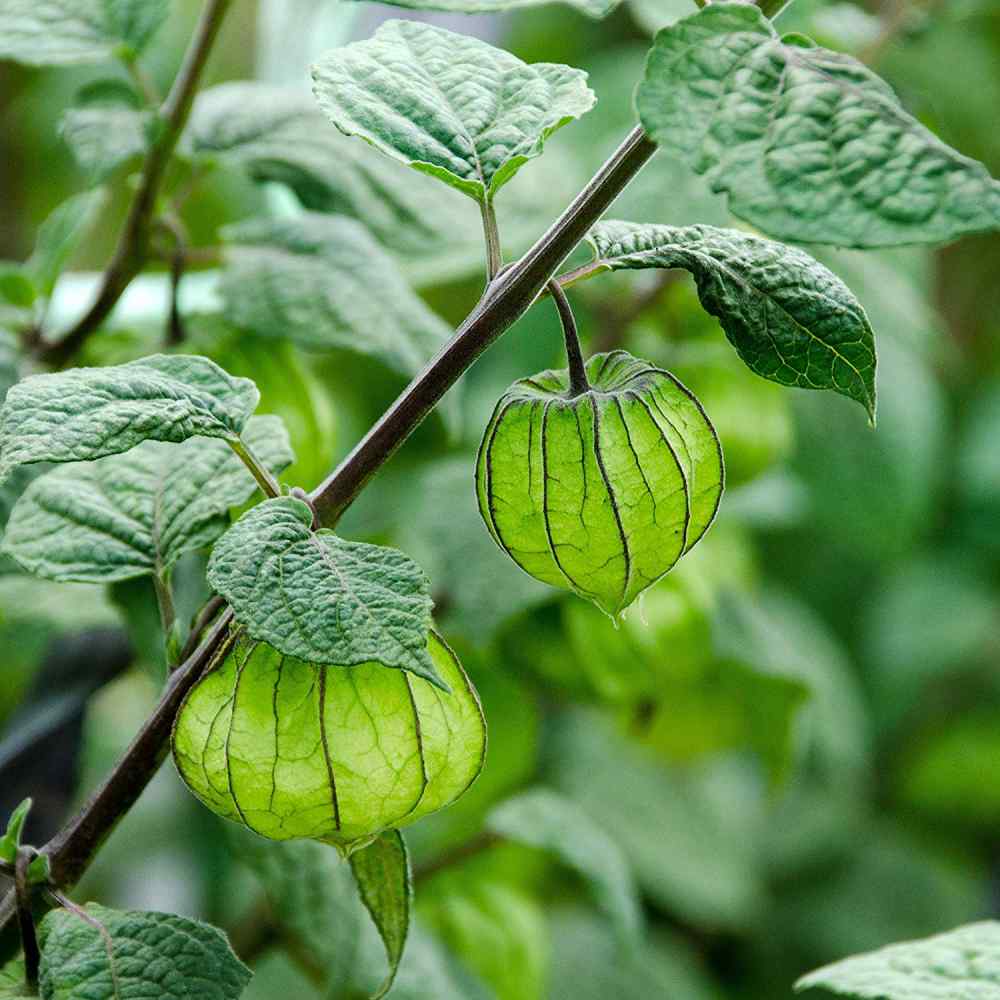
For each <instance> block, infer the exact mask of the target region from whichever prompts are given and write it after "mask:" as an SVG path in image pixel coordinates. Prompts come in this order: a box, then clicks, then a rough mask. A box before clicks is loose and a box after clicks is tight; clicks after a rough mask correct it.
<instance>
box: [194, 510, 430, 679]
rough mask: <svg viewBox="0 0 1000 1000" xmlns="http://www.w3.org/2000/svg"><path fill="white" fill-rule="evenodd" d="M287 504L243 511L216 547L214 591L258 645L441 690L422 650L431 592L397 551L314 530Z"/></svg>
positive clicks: (308, 517)
mask: <svg viewBox="0 0 1000 1000" xmlns="http://www.w3.org/2000/svg"><path fill="white" fill-rule="evenodd" d="M311 524H312V511H311V510H310V509H309V507H308V506H307V505H306V504H305V503H303V502H302V501H301V500H296V499H295V498H294V497H279V498H277V499H274V500H267V501H265V502H264V503H262V504H259V505H258V506H257V507H254V508H253V509H252V510H249V511H247V513H246V514H244V515H243V516H242V517H241V518H240V519H239V521H237V522H236V524H235V525H233V527H232V528H230V529H229V531H228V532H226V534H225V535H223V536H222V538H221V539H220V540H219V541H218V542H217V543H216V546H215V549H214V550H213V552H212V558H211V560H210V562H209V564H208V579H209V582H210V583H211V584H212V586H213V587H214V588H215V589H216V590H217V591H218V592H219V593H220V594H222V595H223V596H224V597H225V598H226V600H228V601H229V602H230V604H231V605H232V608H233V612H234V614H235V615H236V620H237V621H238V622H239V623H240V624H241V625H244V626H245V627H246V629H247V631H248V632H249V633H250V635H251V636H253V637H254V638H255V639H260V640H261V641H263V642H267V643H269V644H270V645H272V646H274V647H275V649H277V650H279V651H280V652H282V653H286V654H287V655H289V656H295V657H300V658H301V659H304V660H308V661H310V662H311V663H320V664H333V665H336V666H341V667H351V666H356V665H358V664H361V663H370V662H372V661H376V662H378V663H381V664H383V665H384V666H387V667H399V668H400V669H403V670H409V671H412V672H413V673H415V674H417V675H418V676H420V677H424V678H426V679H427V680H429V681H432V682H433V683H435V684H438V685H440V686H444V684H443V682H442V681H441V680H440V678H439V676H438V674H437V671H436V670H435V668H434V664H433V661H432V660H431V657H430V654H429V653H428V652H427V633H428V631H429V629H430V626H431V607H432V606H433V602H432V601H431V598H430V594H429V590H430V587H429V584H428V582H427V578H426V577H425V576H424V574H423V572H422V570H421V569H420V567H419V566H418V565H417V564H416V563H415V562H413V560H412V559H410V558H409V557H407V556H406V555H404V554H403V553H402V552H400V551H398V550H397V549H389V548H384V547H382V546H380V545H368V544H367V543H364V542H349V541H346V540H345V539H343V538H338V537H337V535H335V534H334V533H333V532H332V531H328V530H325V529H324V530H320V531H316V532H314V531H312V530H311V527H310V526H311Z"/></svg>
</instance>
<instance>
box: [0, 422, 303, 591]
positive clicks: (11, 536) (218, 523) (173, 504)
mask: <svg viewBox="0 0 1000 1000" xmlns="http://www.w3.org/2000/svg"><path fill="white" fill-rule="evenodd" d="M243 440H244V441H245V443H246V444H247V445H248V446H249V447H250V449H251V451H252V452H253V453H254V454H255V455H256V457H257V458H258V459H259V460H260V461H261V462H262V463H263V464H264V465H265V466H266V467H267V468H268V469H270V470H271V471H272V472H274V473H278V472H280V471H281V470H282V469H284V468H286V467H287V466H288V465H289V464H290V463H291V461H292V459H293V457H294V456H293V454H292V449H291V445H290V444H289V441H288V434H287V432H286V431H285V428H284V425H283V424H282V422H281V418H280V417H275V416H260V417H251V418H250V420H249V421H248V423H247V426H246V429H245V431H244V434H243ZM256 489H257V483H256V482H255V480H254V478H253V476H252V475H251V474H250V472H249V471H248V470H247V468H246V466H245V465H244V464H243V462H242V461H240V459H239V458H238V457H237V455H236V453H235V452H234V451H233V450H232V448H230V447H229V445H228V444H226V442H225V441H219V440H216V439H208V440H206V439H204V438H189V439H188V440H187V441H185V442H183V443H182V444H179V445H173V444H164V443H163V442H160V441H144V442H143V443H142V444H141V445H139V446H138V447H137V448H135V449H133V450H132V451H130V452H129V453H128V454H127V455H111V456H108V457H107V458H102V459H99V460H98V461H96V462H79V463H77V462H74V463H71V464H69V465H61V466H58V467H57V468H55V469H52V470H51V471H50V472H47V473H45V474H44V475H42V476H39V478H38V479H36V480H34V482H32V483H31V485H30V486H29V487H28V488H27V489H26V490H25V491H24V493H23V494H22V495H21V497H20V499H19V500H18V501H17V503H16V504H15V505H14V510H13V511H12V512H11V516H10V520H9V522H8V525H7V532H6V535H5V536H4V540H3V549H2V551H3V553H4V554H5V555H9V556H13V558H14V559H16V560H17V561H18V563H20V565H21V566H22V567H23V568H24V569H26V570H27V571H28V572H29V573H34V574H35V575H36V576H43V577H46V578H47V579H49V580H58V581H61V582H68V581H77V582H82V583H111V582H112V581H114V580H127V579H129V578H130V577H134V576H144V575H146V574H148V573H162V572H164V571H165V570H168V569H169V568H170V567H171V566H172V565H173V564H174V563H175V562H176V561H177V560H178V559H179V558H180V557H181V556H182V555H183V554H184V553H185V552H190V551H192V550H194V549H200V548H204V547H205V546H207V545H210V544H211V543H212V542H214V541H215V539H216V538H218V537H219V536H220V535H221V534H222V533H223V532H224V531H225V530H226V529H227V528H228V527H229V510H230V508H232V507H237V506H239V505H240V504H243V503H245V502H246V501H247V500H249V499H250V497H251V496H253V494H254V492H255V491H256Z"/></svg>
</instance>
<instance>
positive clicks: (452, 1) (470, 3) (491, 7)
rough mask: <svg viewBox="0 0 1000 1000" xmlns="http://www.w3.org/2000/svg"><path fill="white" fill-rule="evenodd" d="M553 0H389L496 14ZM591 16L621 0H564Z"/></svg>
mask: <svg viewBox="0 0 1000 1000" xmlns="http://www.w3.org/2000/svg"><path fill="white" fill-rule="evenodd" d="M551 2H552V0H389V3H391V4H392V6H393V7H409V8H410V9H411V10H444V11H451V12H454V13H456V14H494V13H498V12H499V11H504V10H516V9H517V8H519V7H538V6H540V5H541V4H545V3H551ZM563 2H565V3H567V4H569V6H570V7H575V8H576V9H577V10H579V11H581V12H582V13H584V14H587V15H588V16H590V17H606V16H607V15H608V14H610V13H611V11H613V10H614V9H615V8H616V7H617V6H618V4H619V3H621V0H563Z"/></svg>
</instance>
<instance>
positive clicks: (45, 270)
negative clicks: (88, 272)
mask: <svg viewBox="0 0 1000 1000" xmlns="http://www.w3.org/2000/svg"><path fill="white" fill-rule="evenodd" d="M103 207H104V192H103V191H102V190H101V189H97V190H95V191H85V192H84V193H83V194H78V195H74V196H73V197H72V198H69V199H67V200H66V201H64V202H63V203H62V204H61V205H60V206H59V207H58V208H57V209H56V210H55V211H54V212H52V214H51V215H50V216H49V217H48V218H47V219H46V220H45V221H44V222H43V223H42V224H41V226H40V227H39V229H38V237H37V239H36V240H35V249H34V251H33V252H32V254H31V256H30V257H29V258H28V260H27V261H26V262H25V264H24V271H25V274H26V275H27V276H28V277H29V278H30V279H31V280H32V281H33V282H34V283H35V286H36V287H37V288H38V290H39V292H40V294H41V295H43V296H45V297H48V296H49V295H51V294H52V289H53V288H54V287H55V284H56V280H57V279H58V277H59V275H60V274H61V273H62V270H63V268H64V267H65V266H66V264H67V263H68V262H69V259H70V257H72V256H73V254H74V253H75V251H76V248H77V247H78V246H79V245H80V241H81V240H82V239H83V237H84V236H85V235H86V234H87V231H88V230H89V229H90V227H91V226H92V225H93V224H94V222H96V221H97V217H98V214H99V213H100V211H101V209H102V208H103Z"/></svg>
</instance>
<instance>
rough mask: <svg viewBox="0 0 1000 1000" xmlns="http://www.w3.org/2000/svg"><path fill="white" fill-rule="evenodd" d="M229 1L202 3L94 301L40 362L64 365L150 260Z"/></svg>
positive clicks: (47, 347)
mask: <svg viewBox="0 0 1000 1000" xmlns="http://www.w3.org/2000/svg"><path fill="white" fill-rule="evenodd" d="M231 2H232V0H207V3H206V4H205V7H204V8H203V10H202V13H201V18H200V19H199V21H198V24H197V27H196V28H195V31H194V35H193V36H192V39H191V43H190V45H189V46H188V50H187V53H186V54H185V56H184V62H183V64H182V65H181V68H180V70H179V71H178V73H177V77H176V79H175V80H174V85H173V87H172V88H171V90H170V93H169V94H168V95H167V97H166V100H165V101H164V102H163V104H162V106H161V107H160V111H159V119H160V121H159V122H158V126H159V129H158V135H157V138H156V140H155V141H154V142H153V144H152V145H151V147H150V149H149V152H148V153H147V154H146V160H145V163H144V164H143V168H142V174H141V177H140V180H139V187H138V190H137V191H136V194H135V198H134V199H133V201H132V206H131V208H130V209H129V213H128V217H127V219H126V220H125V227H124V229H123V230H122V233H121V236H120V237H119V240H118V245H117V247H115V252H114V254H113V256H112V258H111V261H110V263H109V264H108V267H107V269H106V270H105V272H104V276H103V278H102V279H101V285H100V289H99V290H98V293H97V298H96V299H95V300H94V303H93V305H91V307H90V308H89V309H88V310H87V312H86V313H85V314H84V315H83V317H82V318H81V319H80V320H79V321H78V322H77V323H76V325H75V326H74V327H73V328H72V329H71V330H70V331H69V332H68V333H67V334H66V335H65V336H64V337H63V338H62V339H61V340H59V341H57V342H56V343H53V344H45V343H42V344H40V345H39V354H40V356H41V358H42V360H43V361H46V362H48V363H49V364H52V365H55V366H57V367H58V366H62V365H65V364H66V363H67V362H68V361H69V360H70V358H72V357H73V355H74V354H75V353H76V352H77V351H78V350H79V349H80V347H81V345H82V344H83V343H84V341H86V339H87V338H88V337H89V336H90V335H91V334H92V333H93V332H94V331H95V330H96V329H97V328H98V327H99V326H100V325H101V324H102V323H103V322H104V320H105V319H107V317H108V316H109V314H110V313H111V310H112V309H114V307H115V305H116V304H117V303H118V300H119V299H120V298H121V296H122V293H123V292H124V291H125V289H126V288H128V286H129V285H130V284H131V282H132V279H133V278H134V277H135V276H136V275H137V274H139V272H140V271H141V270H142V269H143V267H144V266H145V264H146V261H147V260H148V258H149V252H150V249H149V248H150V238H151V234H152V228H153V214H154V212H155V209H156V199H157V196H158V195H159V191H160V186H161V184H162V183H163V178H164V175H165V174H166V171H167V165H168V164H169V162H170V158H171V157H172V156H173V152H174V149H175V148H176V146H177V142H178V140H179V139H180V136H181V132H182V131H183V130H184V126H185V125H186V124H187V120H188V115H189V114H190V112H191V105H192V103H193V102H194V95H195V92H196V90H197V89H198V81H199V79H200V78H201V73H202V70H203V69H204V68H205V63H206V62H207V61H208V56H209V53H210V52H211V50H212V45H213V43H214V42H215V39H216V37H217V36H218V34H219V29H220V28H221V26H222V21H223V18H224V16H225V13H226V10H227V9H228V7H229V5H230V3H231Z"/></svg>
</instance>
